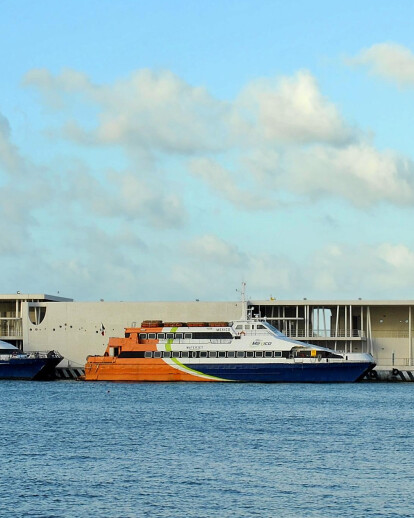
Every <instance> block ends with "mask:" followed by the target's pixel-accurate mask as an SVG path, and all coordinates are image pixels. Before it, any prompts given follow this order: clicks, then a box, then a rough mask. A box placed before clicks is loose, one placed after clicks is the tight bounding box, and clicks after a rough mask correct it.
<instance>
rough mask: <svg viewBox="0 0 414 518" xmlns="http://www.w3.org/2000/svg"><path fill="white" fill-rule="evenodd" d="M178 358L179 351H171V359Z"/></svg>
mask: <svg viewBox="0 0 414 518" xmlns="http://www.w3.org/2000/svg"><path fill="white" fill-rule="evenodd" d="M179 357H180V351H173V352H172V353H171V358H179Z"/></svg>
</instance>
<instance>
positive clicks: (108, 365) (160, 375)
mask: <svg viewBox="0 0 414 518" xmlns="http://www.w3.org/2000/svg"><path fill="white" fill-rule="evenodd" d="M84 379H85V380H86V381H217V380H214V379H211V378H205V377H202V375H200V376H197V374H194V375H192V374H189V373H187V372H183V371H181V370H179V369H177V368H175V367H172V366H171V365H168V364H167V363H165V362H164V361H163V360H157V359H152V360H146V361H145V363H143V362H142V361H141V362H139V361H137V360H135V361H134V360H132V359H113V358H107V357H102V356H101V357H99V356H98V357H96V356H95V357H92V358H89V361H88V362H87V363H86V365H85V378H84Z"/></svg>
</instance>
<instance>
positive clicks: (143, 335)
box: [139, 333, 147, 340]
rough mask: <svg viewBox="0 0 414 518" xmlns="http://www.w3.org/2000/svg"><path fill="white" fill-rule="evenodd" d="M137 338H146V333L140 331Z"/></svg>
mask: <svg viewBox="0 0 414 518" xmlns="http://www.w3.org/2000/svg"><path fill="white" fill-rule="evenodd" d="M139 339H140V340H146V339H147V333H140V335H139Z"/></svg>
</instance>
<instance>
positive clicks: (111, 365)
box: [82, 306, 375, 383]
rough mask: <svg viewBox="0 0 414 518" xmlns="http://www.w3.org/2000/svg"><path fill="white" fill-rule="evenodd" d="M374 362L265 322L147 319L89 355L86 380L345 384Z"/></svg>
mask: <svg viewBox="0 0 414 518" xmlns="http://www.w3.org/2000/svg"><path fill="white" fill-rule="evenodd" d="M374 367H375V361H374V358H373V357H372V356H371V355H370V354H366V353H346V354H345V353H344V354H342V353H340V352H338V351H333V350H331V349H328V348H326V347H320V346H317V345H313V344H307V343H303V342H299V341H296V340H293V339H290V338H288V337H287V336H285V335H284V334H283V333H281V332H280V331H279V330H278V329H276V328H275V327H274V326H273V325H272V324H270V323H269V322H267V321H266V320H265V319H260V318H252V316H251V315H250V316H248V315H247V306H246V308H244V310H243V316H242V318H241V319H240V320H236V321H234V322H162V321H161V320H147V321H144V322H142V324H141V326H140V327H129V328H126V329H125V336H124V337H122V338H110V339H109V343H108V346H107V348H106V351H105V353H104V355H103V356H88V358H87V360H86V365H85V376H84V377H83V378H82V379H84V380H86V381H159V382H163V381H223V382H224V381H229V382H231V381H233V382H254V383H288V382H290V383H335V382H337V383H344V382H355V381H358V380H360V379H362V378H363V377H364V376H365V375H366V374H368V373H369V372H370V371H371V370H372V369H373V368H374Z"/></svg>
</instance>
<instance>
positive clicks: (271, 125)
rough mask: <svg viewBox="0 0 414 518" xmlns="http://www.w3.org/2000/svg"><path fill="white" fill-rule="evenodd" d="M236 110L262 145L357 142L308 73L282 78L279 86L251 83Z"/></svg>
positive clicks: (266, 81) (264, 81)
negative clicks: (248, 122)
mask: <svg viewBox="0 0 414 518" xmlns="http://www.w3.org/2000/svg"><path fill="white" fill-rule="evenodd" d="M236 109H240V110H241V112H242V114H243V115H245V117H247V119H248V120H250V121H251V128H250V129H251V131H252V133H253V134H254V135H255V137H256V139H257V140H260V141H261V140H263V139H264V140H265V141H269V142H274V143H294V144H300V143H311V142H325V143H329V144H338V145H343V144H344V143H347V142H349V141H350V140H352V139H353V138H354V134H353V133H354V131H353V129H352V128H350V127H349V126H348V125H347V124H346V123H345V121H344V120H343V119H342V117H341V115H340V113H339V111H338V109H337V108H336V106H335V105H334V104H333V103H332V102H330V101H329V100H328V99H326V98H325V97H324V96H323V95H322V93H321V91H320V90H319V87H318V84H317V82H316V80H315V78H314V77H313V76H312V75H311V74H310V73H309V72H308V71H301V72H298V73H297V74H296V75H295V76H293V77H282V78H279V80H278V81H277V82H276V84H275V83H274V82H271V81H269V80H261V81H255V82H252V83H251V84H249V85H248V86H246V88H245V89H244V90H243V92H242V94H241V95H240V97H239V99H238V100H237V101H236Z"/></svg>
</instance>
